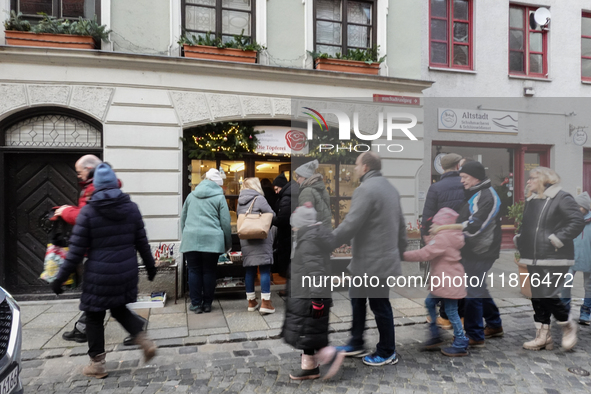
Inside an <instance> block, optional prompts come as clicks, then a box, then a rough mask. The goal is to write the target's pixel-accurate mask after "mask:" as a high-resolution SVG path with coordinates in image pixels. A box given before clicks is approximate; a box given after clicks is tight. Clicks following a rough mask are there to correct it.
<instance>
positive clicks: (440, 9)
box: [429, 0, 472, 69]
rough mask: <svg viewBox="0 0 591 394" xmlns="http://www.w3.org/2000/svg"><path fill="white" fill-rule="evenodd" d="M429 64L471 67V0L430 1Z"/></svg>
mask: <svg viewBox="0 0 591 394" xmlns="http://www.w3.org/2000/svg"><path fill="white" fill-rule="evenodd" d="M429 10H430V11H429V41H430V46H429V56H430V61H429V64H430V65H431V66H434V67H446V68H459V69H472V0H431V3H430V9H429Z"/></svg>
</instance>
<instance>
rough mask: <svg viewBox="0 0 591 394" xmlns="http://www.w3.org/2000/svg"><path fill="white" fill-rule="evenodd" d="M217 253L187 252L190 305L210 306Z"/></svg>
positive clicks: (216, 265)
mask: <svg viewBox="0 0 591 394" xmlns="http://www.w3.org/2000/svg"><path fill="white" fill-rule="evenodd" d="M219 255H220V254H219V253H208V252H187V253H185V260H186V261H187V268H188V270H189V297H191V304H193V305H195V306H197V305H201V304H203V305H204V306H205V305H211V303H212V302H213V294H214V293H215V286H216V283H217V282H216V281H217V277H216V270H217V268H218V257H219Z"/></svg>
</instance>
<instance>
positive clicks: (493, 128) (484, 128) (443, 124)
mask: <svg viewBox="0 0 591 394" xmlns="http://www.w3.org/2000/svg"><path fill="white" fill-rule="evenodd" d="M437 128H438V130H439V131H461V132H473V133H503V134H505V133H511V134H517V132H518V131H519V118H518V114H517V112H503V111H486V110H472V109H452V108H439V109H438V121H437Z"/></svg>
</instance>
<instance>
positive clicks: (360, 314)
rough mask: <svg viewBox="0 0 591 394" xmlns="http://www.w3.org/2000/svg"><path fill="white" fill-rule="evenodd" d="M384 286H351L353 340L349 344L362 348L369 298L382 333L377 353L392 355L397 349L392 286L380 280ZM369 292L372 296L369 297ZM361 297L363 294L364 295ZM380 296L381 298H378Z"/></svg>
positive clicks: (382, 355) (379, 330) (384, 355)
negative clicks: (391, 293)
mask: <svg viewBox="0 0 591 394" xmlns="http://www.w3.org/2000/svg"><path fill="white" fill-rule="evenodd" d="M380 283H383V284H384V287H379V286H378V287H377V288H374V289H364V288H351V289H350V290H349V296H350V297H351V306H352V308H353V324H352V327H351V340H350V341H349V345H351V346H353V347H356V348H360V347H363V345H364V341H363V332H364V331H365V319H366V316H367V300H369V307H370V308H371V311H372V312H373V314H374V316H375V320H376V325H377V327H378V333H379V334H380V341H379V342H378V344H377V345H376V353H377V355H378V356H380V357H384V358H386V357H390V356H391V355H392V354H393V353H394V352H395V351H396V345H395V344H394V341H395V336H394V315H393V314H392V305H391V304H390V299H389V294H390V293H389V291H390V288H389V287H388V286H387V285H385V283H386V282H385V281H384V282H383V281H380ZM368 293H370V294H371V295H372V297H369V298H368V297H367V295H368ZM364 295H365V297H363V298H361V297H362V296H364ZM376 296H380V298H376Z"/></svg>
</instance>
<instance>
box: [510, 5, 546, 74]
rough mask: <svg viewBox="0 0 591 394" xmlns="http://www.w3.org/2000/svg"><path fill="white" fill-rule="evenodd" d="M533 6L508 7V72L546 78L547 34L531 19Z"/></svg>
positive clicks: (533, 10)
mask: <svg viewBox="0 0 591 394" xmlns="http://www.w3.org/2000/svg"><path fill="white" fill-rule="evenodd" d="M536 9H537V8H535V7H524V6H517V5H511V6H510V7H509V73H510V74H514V75H527V76H534V77H542V78H546V77H547V76H548V66H547V63H548V35H547V34H546V33H547V28H542V27H541V26H540V25H538V24H536V23H535V21H534V20H533V14H534V13H535V12H536Z"/></svg>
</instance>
